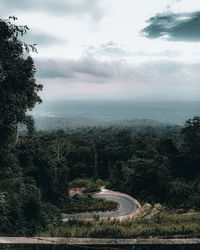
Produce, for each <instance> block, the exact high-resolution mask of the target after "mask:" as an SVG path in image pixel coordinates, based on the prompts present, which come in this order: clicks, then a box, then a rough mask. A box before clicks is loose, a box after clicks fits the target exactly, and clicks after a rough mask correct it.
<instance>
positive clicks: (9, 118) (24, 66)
mask: <svg viewBox="0 0 200 250" xmlns="http://www.w3.org/2000/svg"><path fill="white" fill-rule="evenodd" d="M13 19H14V20H15V19H16V18H15V17H11V18H9V19H8V20H2V19H0V145H3V144H5V143H6V144H7V143H14V141H16V140H17V136H18V124H19V123H23V124H26V125H27V128H28V130H29V131H31V129H32V128H33V120H32V118H31V116H29V115H27V111H28V110H31V109H32V108H33V107H34V106H35V104H36V103H37V102H41V99H40V97H39V96H38V94H37V92H38V91H39V90H41V89H42V85H40V84H37V83H36V80H35V77H34V76H35V72H36V69H35V66H34V62H33V59H32V58H31V57H30V56H29V55H28V56H25V55H27V52H30V50H35V48H34V46H32V45H27V44H26V43H24V42H22V41H21V39H20V38H21V37H22V36H23V35H24V34H25V33H26V32H27V30H28V27H27V26H17V25H14V24H13V23H12V22H11V20H13Z"/></svg>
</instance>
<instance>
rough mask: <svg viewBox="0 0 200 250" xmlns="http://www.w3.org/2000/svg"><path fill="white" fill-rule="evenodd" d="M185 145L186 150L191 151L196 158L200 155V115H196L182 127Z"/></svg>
mask: <svg viewBox="0 0 200 250" xmlns="http://www.w3.org/2000/svg"><path fill="white" fill-rule="evenodd" d="M182 135H183V139H184V146H185V150H186V152H188V153H190V154H191V155H192V157H193V159H195V158H196V157H199V155H200V117H198V116H195V117H194V118H193V119H189V120H187V121H186V122H185V128H183V129H182Z"/></svg>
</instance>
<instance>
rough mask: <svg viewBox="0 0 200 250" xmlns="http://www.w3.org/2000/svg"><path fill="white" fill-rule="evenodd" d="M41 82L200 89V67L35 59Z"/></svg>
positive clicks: (162, 62)
mask: <svg viewBox="0 0 200 250" xmlns="http://www.w3.org/2000/svg"><path fill="white" fill-rule="evenodd" d="M35 62H36V66H37V69H38V73H37V76H38V77H40V78H64V79H65V80H66V83H72V82H87V83H100V84H106V83H111V82H113V83H115V82H121V83H123V84H126V82H129V83H133V84H135V83H137V84H142V85H146V86H149V87H151V86H152V87H153V88H154V87H155V86H158V87H159V88H160V87H166V88H169V87H176V86H179V87H180V86H192V85H193V84H196V85H198V86H199V77H200V72H199V67H200V63H196V64H186V63H181V62H175V61H170V60H159V61H147V62H145V63H141V64H137V65H133V64H128V63H124V62H121V61H113V62H100V61H97V60H94V59H91V58H85V59H81V60H77V61H75V60H64V59H36V60H35Z"/></svg>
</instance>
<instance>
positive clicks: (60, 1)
mask: <svg viewBox="0 0 200 250" xmlns="http://www.w3.org/2000/svg"><path fill="white" fill-rule="evenodd" d="M0 7H1V8H0V9H1V12H2V13H5V14H9V15H14V14H15V12H16V11H29V12H33V11H38V12H47V13H49V14H51V15H56V16H59V15H76V16H80V15H88V16H90V17H92V18H93V19H94V20H99V19H100V18H101V17H102V16H103V12H102V10H101V8H100V7H99V1H96V0H95V1H91V0H73V1H72V0H41V1H35V0H1V2H0ZM36 21H37V20H36Z"/></svg>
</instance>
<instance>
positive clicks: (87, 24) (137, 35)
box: [0, 0, 200, 100]
mask: <svg viewBox="0 0 200 250" xmlns="http://www.w3.org/2000/svg"><path fill="white" fill-rule="evenodd" d="M0 15H1V16H2V18H6V17H8V16H10V15H15V16H17V17H18V20H17V21H16V23H17V24H24V25H28V27H29V28H30V31H29V32H28V34H27V36H26V37H23V39H25V41H27V42H28V43H36V44H38V46H37V48H38V53H37V54H32V56H33V58H34V61H35V64H36V68H37V74H36V76H37V78H38V81H39V82H40V83H42V84H44V90H43V92H42V94H41V95H42V97H43V98H44V99H60V98H63V99H65V98H71V99H73V98H74V99H82V98H88V99H92V98H93V99H94V98H98V97H99V98H104V99H105V98H107V99H131V100H132V99H134V98H140V97H141V98H143V99H146V98H147V97H150V96H151V97H152V98H155V100H158V99H162V100H177V99H179V100H186V99H187V100H193V99H194V100H198V99H199V98H200V81H199V77H200V75H199V68H200V43H199V42H200V29H199V27H200V21H199V20H200V1H199V0H190V1H189V0H181V1H180V0H165V1H161V0H136V1H133V0H126V1H124V0H41V1H35V0H0Z"/></svg>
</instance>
